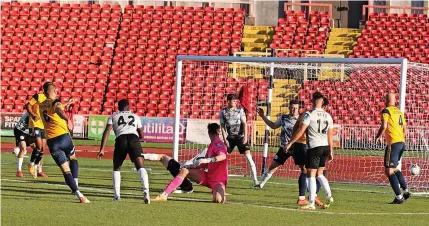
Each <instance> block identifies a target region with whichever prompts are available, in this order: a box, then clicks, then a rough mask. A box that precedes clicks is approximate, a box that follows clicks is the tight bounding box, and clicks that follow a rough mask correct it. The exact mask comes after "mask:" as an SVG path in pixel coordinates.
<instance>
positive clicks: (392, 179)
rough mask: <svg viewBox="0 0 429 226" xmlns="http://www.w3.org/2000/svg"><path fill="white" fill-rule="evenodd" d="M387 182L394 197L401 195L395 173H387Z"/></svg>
mask: <svg viewBox="0 0 429 226" xmlns="http://www.w3.org/2000/svg"><path fill="white" fill-rule="evenodd" d="M389 182H390V186H391V187H392V189H393V191H394V192H395V195H396V197H397V198H398V196H402V193H401V189H400V188H399V181H398V178H397V177H396V175H395V174H392V175H389Z"/></svg>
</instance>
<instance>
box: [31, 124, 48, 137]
mask: <svg viewBox="0 0 429 226" xmlns="http://www.w3.org/2000/svg"><path fill="white" fill-rule="evenodd" d="M29 130H30V134H31V136H32V137H34V138H38V137H40V138H42V139H46V136H45V130H44V129H40V128H37V127H36V128H32V129H29Z"/></svg>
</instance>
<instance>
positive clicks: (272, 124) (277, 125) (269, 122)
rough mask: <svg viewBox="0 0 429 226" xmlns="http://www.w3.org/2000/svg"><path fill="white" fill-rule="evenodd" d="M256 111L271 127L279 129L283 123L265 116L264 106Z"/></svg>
mask: <svg viewBox="0 0 429 226" xmlns="http://www.w3.org/2000/svg"><path fill="white" fill-rule="evenodd" d="M256 112H257V113H258V115H259V116H260V117H261V118H262V120H264V122H265V124H267V126H269V127H270V128H271V129H277V128H279V127H280V126H281V124H278V123H275V122H273V121H271V120H269V119H268V118H267V116H265V113H264V110H263V109H262V108H257V109H256Z"/></svg>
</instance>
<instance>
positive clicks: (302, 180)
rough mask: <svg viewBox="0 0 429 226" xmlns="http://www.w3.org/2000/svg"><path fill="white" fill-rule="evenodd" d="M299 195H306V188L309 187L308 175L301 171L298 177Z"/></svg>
mask: <svg viewBox="0 0 429 226" xmlns="http://www.w3.org/2000/svg"><path fill="white" fill-rule="evenodd" d="M298 188H299V196H304V197H305V190H306V189H307V177H306V176H305V174H304V173H301V174H300V175H299V178H298Z"/></svg>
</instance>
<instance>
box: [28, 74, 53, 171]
mask: <svg viewBox="0 0 429 226" xmlns="http://www.w3.org/2000/svg"><path fill="white" fill-rule="evenodd" d="M50 84H52V83H51V82H45V83H44V84H43V90H46V88H47V87H48V86H49V85H50ZM45 100H46V96H45V94H44V93H36V94H34V96H33V97H32V98H31V99H30V101H28V103H27V104H26V105H25V109H26V110H27V112H28V113H29V114H30V124H29V128H30V134H31V137H32V138H33V139H34V141H35V143H36V147H35V148H34V149H33V152H32V153H31V157H30V163H29V164H28V172H29V173H30V174H31V176H33V178H37V176H40V177H46V175H45V173H43V171H42V166H41V164H40V161H41V160H42V158H43V154H44V147H45V146H46V137H45V130H44V125H43V122H42V120H41V119H40V113H39V105H40V103H42V102H43V101H45Z"/></svg>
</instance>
